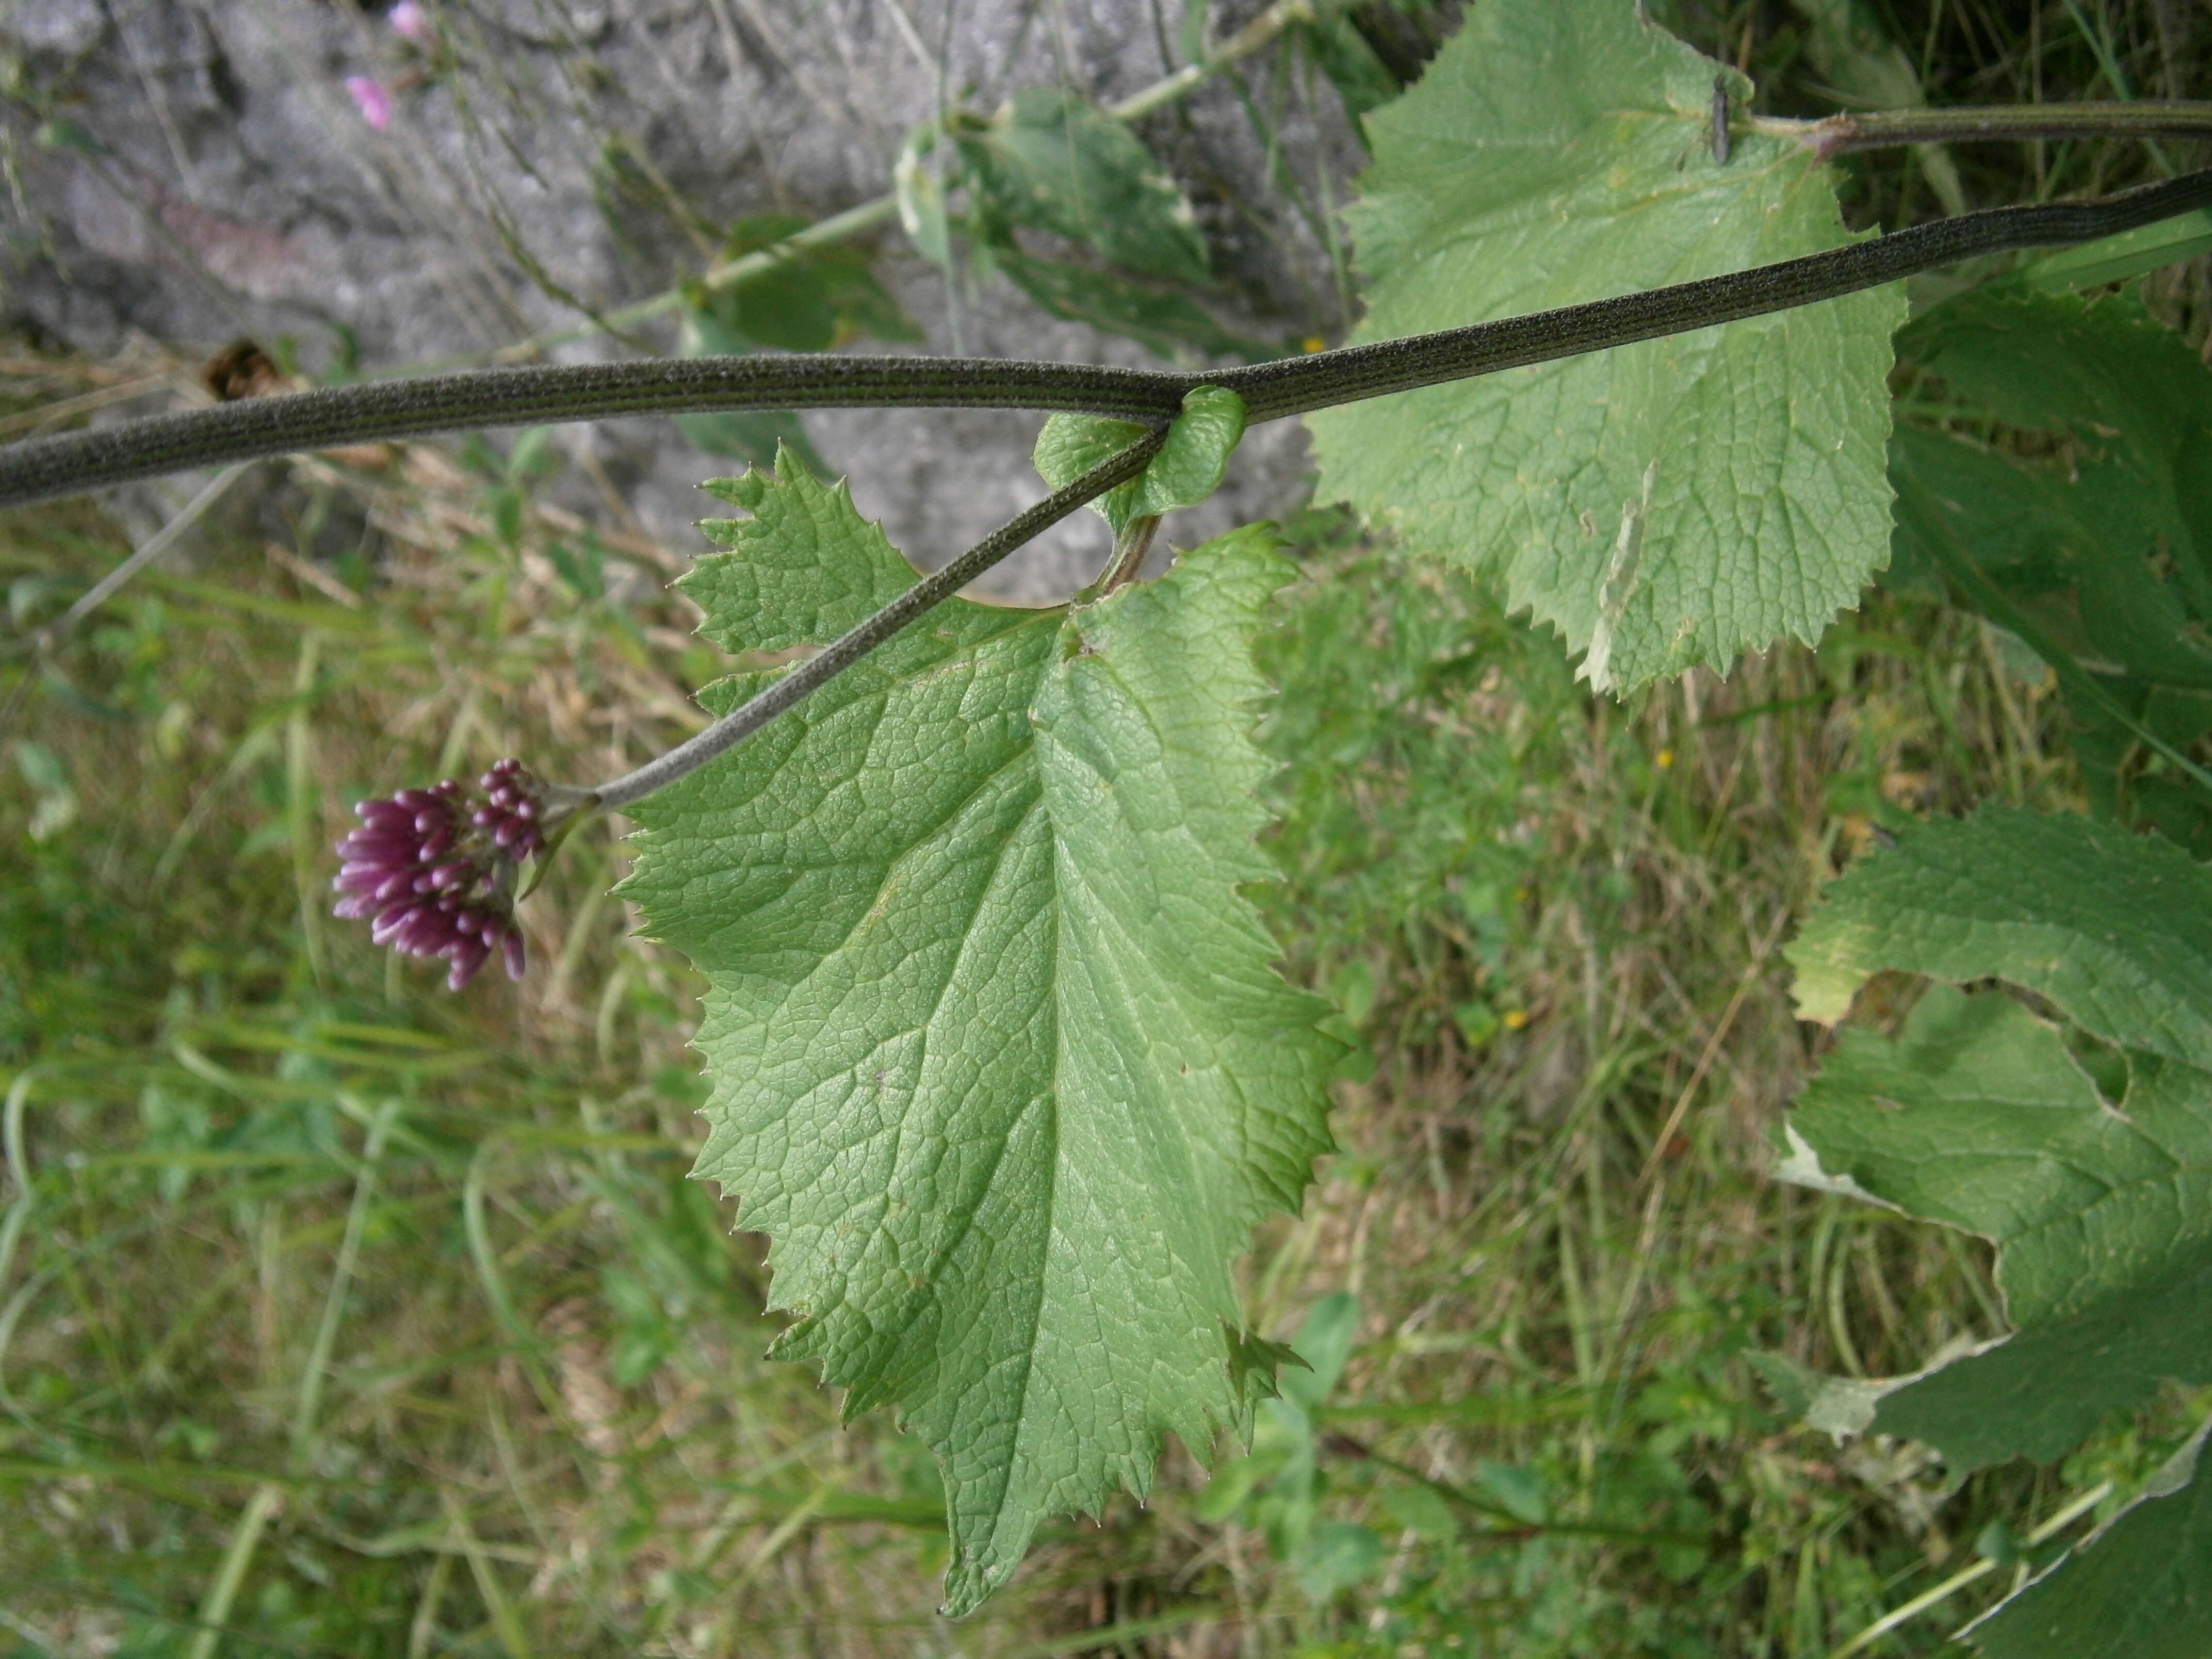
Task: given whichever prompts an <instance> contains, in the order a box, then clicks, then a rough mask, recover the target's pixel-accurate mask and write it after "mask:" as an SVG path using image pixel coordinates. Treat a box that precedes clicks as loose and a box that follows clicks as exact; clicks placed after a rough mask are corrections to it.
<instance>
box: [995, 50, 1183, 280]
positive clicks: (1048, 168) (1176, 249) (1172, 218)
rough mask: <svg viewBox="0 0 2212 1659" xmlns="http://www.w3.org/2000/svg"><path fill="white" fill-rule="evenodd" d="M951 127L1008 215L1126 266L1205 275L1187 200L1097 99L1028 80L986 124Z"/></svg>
mask: <svg viewBox="0 0 2212 1659" xmlns="http://www.w3.org/2000/svg"><path fill="white" fill-rule="evenodd" d="M956 132H957V137H958V143H959V144H960V147H961V151H962V154H963V157H964V159H965V160H966V161H967V164H968V172H969V179H970V180H971V183H972V185H973V187H974V188H975V189H977V190H979V191H981V192H982V193H983V195H984V196H985V197H986V198H987V201H988V203H989V205H990V208H991V210H993V211H994V213H995V214H996V215H997V216H1000V218H1001V219H1003V220H1004V221H1005V222H1007V223H1009V224H1016V225H1034V226H1036V228H1039V229H1041V230H1049V231H1054V232H1057V233H1058V234H1060V235H1062V236H1066V237H1068V238H1070V239H1072V240H1075V241H1079V242H1082V243H1085V244H1086V245H1087V246H1090V247H1091V248H1093V249H1095V250H1096V251H1097V253H1098V255H1099V257H1100V258H1103V259H1104V260H1105V261H1106V262H1107V263H1108V264H1111V265H1118V266H1119V267H1121V269H1122V270H1132V271H1136V272H1138V273H1139V274H1140V275H1143V276H1158V277H1162V278H1164V279H1165V280H1167V281H1170V282H1178V283H1205V282H1206V281H1207V280H1209V278H1208V273H1207V270H1206V240H1205V239H1204V238H1203V237H1202V236H1200V234H1199V229H1198V216H1197V215H1195V214H1194V213H1193V212H1192V211H1191V206H1190V204H1189V203H1188V202H1187V201H1185V200H1184V199H1183V194H1182V191H1180V190H1178V189H1177V188H1176V185H1175V181H1174V180H1173V179H1170V178H1169V177H1168V176H1167V175H1166V174H1165V173H1163V172H1161V171H1160V167H1159V164H1158V162H1157V161H1154V160H1153V159H1152V152H1151V151H1149V150H1147V149H1146V148H1145V147H1144V145H1143V144H1142V143H1139V142H1138V140H1137V137H1136V135H1135V134H1133V133H1132V132H1131V131H1129V129H1128V128H1127V127H1126V126H1124V125H1122V124H1121V122H1119V121H1117V120H1115V118H1113V117H1112V116H1110V115H1109V114H1107V113H1106V112H1105V111H1103V110H1102V109H1100V108H1098V107H1097V106H1096V105H1093V104H1090V103H1086V102H1085V100H1082V99H1081V98H1079V97H1077V96H1076V95H1075V94H1073V93H1071V92H1063V91H1060V90H1059V89H1058V88H1051V87H1030V88H1024V90H1022V91H1021V92H1018V93H1017V94H1014V98H1013V101H1012V103H1010V104H1008V105H1007V106H1006V108H1005V109H1003V110H1001V111H1000V112H999V113H998V115H997V116H996V117H994V118H993V119H992V120H990V121H989V122H988V123H986V124H977V125H970V126H965V127H960V128H956Z"/></svg>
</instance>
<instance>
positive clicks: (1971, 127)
mask: <svg viewBox="0 0 2212 1659" xmlns="http://www.w3.org/2000/svg"><path fill="white" fill-rule="evenodd" d="M1745 125H1747V127H1748V128H1749V129H1750V130H1751V131H1753V132H1763V133H1770V134H1772V135H1774V136H1776V137H1784V138H1796V139H1797V140H1799V141H1800V142H1802V143H1804V144H1805V145H1806V146H1807V147H1808V149H1811V150H1812V152H1813V153H1814V155H1818V156H1820V158H1821V159H1822V160H1823V161H1825V160H1826V159H1827V158H1828V157H1829V156H1831V155H1841V154H1843V152H1844V151H1845V150H1852V149H1887V148H1889V147H1892V146H1894V145H1899V144H1930V143H1954V144H1956V143H1974V142H1977V141H1979V140H1984V139H2033V138H2163V137H2182V138H2204V137H2212V103H2205V102H2197V101H2190V100H2182V99H2147V100H2138V101H2136V102H2132V103H2081V104H1998V105H1984V106H1974V105H1961V106H1958V107H1955V108H1952V109H1891V110H1869V111H1864V112H1860V113H1857V114H1843V115H1831V116H1827V117H1826V118H1823V119H1820V120H1818V121H1790V120H1784V119H1781V118H1778V117H1773V116H1753V117H1751V118H1749V119H1748V120H1747V122H1746V123H1745Z"/></svg>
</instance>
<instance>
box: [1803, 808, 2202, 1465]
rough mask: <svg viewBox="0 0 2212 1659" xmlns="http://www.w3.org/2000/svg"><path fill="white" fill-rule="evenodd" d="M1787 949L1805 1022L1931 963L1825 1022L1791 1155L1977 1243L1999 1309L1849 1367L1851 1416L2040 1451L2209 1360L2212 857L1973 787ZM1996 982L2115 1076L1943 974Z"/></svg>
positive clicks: (1945, 1446) (1980, 1459)
mask: <svg viewBox="0 0 2212 1659" xmlns="http://www.w3.org/2000/svg"><path fill="white" fill-rule="evenodd" d="M1790 957H1791V959H1792V960H1793V961H1794V962H1795V963H1796V967H1797V969H1798V975H1799V981H1798V999H1799V1004H1800V1006H1801V1008H1802V1011H1803V1012H1805V1014H1806V1015H1807V1016H1808V1018H1816V1019H1824V1020H1832V1019H1834V1018H1837V1017H1838V1016H1839V1015H1840V1014H1841V1013H1842V1012H1844V1007H1845V1006H1846V1005H1847V1004H1848V1001H1849V1000H1850V994H1851V993H1852V992H1853V991H1854V990H1855V989H1856V988H1857V985H1858V984H1860V983H1862V982H1863V981H1864V980H1865V979H1866V978H1867V977H1868V976H1869V975H1872V974H1874V973H1875V972H1877V971H1881V970H1883V969H1896V970H1904V971H1908V972H1913V973H1920V974H1926V975H1930V976H1931V977H1933V978H1935V979H1937V980H1939V981H1948V983H1945V984H1938V985H1936V986H1935V987H1931V988H1930V989H1929V992H1928V993H1927V994H1926V995H1924V996H1923V999H1922V1000H1921V1001H1920V1002H1919V1003H1918V1004H1917V1005H1916V1006H1915V1007H1914V1009H1913V1011H1912V1013H1911V1016H1910V1017H1909V1018H1908V1019H1907V1020H1906V1022H1905V1026H1904V1029H1903V1030H1902V1031H1901V1032H1900V1033H1899V1036H1898V1037H1897V1038H1896V1039H1895V1040H1894V1041H1892V1040H1890V1039H1887V1038H1885V1037H1882V1036H1879V1035H1877V1034H1875V1033H1873V1032H1870V1031H1867V1030H1845V1031H1844V1032H1842V1033H1840V1034H1839V1036H1838V1043H1837V1047H1836V1048H1835V1050H1834V1052H1833V1053H1832V1054H1831V1055H1830V1057H1829V1058H1828V1060H1826V1062H1825V1063H1824V1065H1823V1066H1822V1068H1821V1071H1820V1075H1819V1076H1818V1077H1817V1078H1816V1079H1814V1081H1813V1082H1812V1083H1811V1084H1810V1085H1808V1086H1807V1088H1806V1090H1805V1091H1804V1092H1803V1094H1802V1096H1801V1097H1800V1100H1799V1104H1798V1106H1797V1109H1796V1111H1795V1112H1794V1113H1793V1114H1792V1115H1791V1119H1790V1129H1791V1131H1792V1138H1793V1140H1794V1141H1796V1143H1798V1144H1799V1146H1800V1148H1801V1151H1800V1155H1799V1157H1798V1158H1797V1159H1796V1160H1793V1163H1794V1164H1795V1167H1787V1166H1786V1167H1785V1170H1784V1173H1786V1174H1790V1175H1791V1176H1795V1177H1796V1178H1802V1179H1806V1180H1808V1181H1810V1182H1813V1183H1814V1184H1832V1183H1833V1184H1838V1185H1843V1184H1844V1183H1848V1187H1847V1189H1849V1190H1853V1191H1856V1192H1858V1193H1860V1194H1864V1195H1867V1196H1870V1197H1872V1198H1875V1199H1876V1200H1880V1201H1882V1202H1885V1203H1888V1204H1892V1205H1894V1206H1897V1207H1898V1208H1899V1209H1901V1210H1904V1211H1905V1212H1907V1213H1908V1214H1911V1215H1915V1216H1919V1217H1923V1218H1928V1219H1931V1220H1937V1221H1942V1222H1945V1223H1948V1225H1953V1226H1955V1227H1960V1228H1964V1229H1966V1230H1969V1231H1973V1232H1977V1233H1979V1234H1981V1235H1982V1236H1984V1237H1987V1238H1989V1239H1990V1240H1992V1241H1994V1242H1995V1243H1996V1246H1997V1250H1998V1260H1997V1279H1998V1283H1999V1285H2000V1286H2001V1287H2002V1290H2003V1291H2004V1294H2005V1299H2006V1309H2007V1313H2008V1316H2009V1317H2010V1319H2011V1321H2012V1322H2013V1323H2014V1325H2015V1327H2017V1331H2016V1334H2014V1335H2012V1336H2010V1337H2008V1338H2006V1339H2005V1340H2002V1341H2001V1342H1997V1343H1994V1344H1992V1345H1990V1346H1986V1347H1984V1349H1982V1350H1981V1351H1980V1352H1977V1353H1974V1354H1972V1355H1969V1356H1968V1357H1966V1358H1962V1359H1959V1360H1954V1361H1953V1362H1952V1363H1951V1364H1948V1365H1943V1366H1939V1367H1936V1368H1934V1369H1932V1370H1929V1371H1927V1372H1923V1373H1922V1374H1921V1375H1920V1376H1916V1377H1907V1378H1902V1379H1897V1380H1894V1381H1893V1382H1891V1383H1886V1384H1881V1385H1879V1386H1878V1387H1876V1388H1874V1389H1865V1385H1850V1390H1849V1391H1850V1392H1854V1393H1859V1394H1860V1397H1861V1399H1862V1401H1863V1404H1862V1406H1861V1407H1860V1410H1859V1413H1858V1420H1857V1422H1856V1423H1855V1424H1851V1425H1854V1426H1860V1427H1868V1428H1872V1429H1875V1430H1878V1431H1882V1432H1886V1433H1893V1434H1904V1435H1910V1436H1911V1437H1914V1438H1917V1439H1921V1440H1925V1441H1927V1442H1929V1443H1931V1444H1933V1445H1935V1446H1936V1447H1937V1448H1938V1449H1941V1450H1942V1452H1943V1454H1944V1455H1945V1457H1946V1459H1947V1460H1948V1462H1950V1463H1951V1465H1952V1466H1953V1468H1954V1469H1955V1470H1961V1471H1963V1470H1966V1469H1971V1468H1979V1467H1982V1466H1984V1465H1986V1464H1990V1463H1994V1462H2002V1461H2003V1460H2004V1459H2006V1458H2008V1457H2011V1456H2014V1455H2027V1456H2029V1457H2031V1458H2033V1459H2036V1460H2038V1461H2049V1460H2051V1459H2053V1458H2056V1457H2058V1456H2061V1455H2064V1454H2065V1453H2066V1452H2068V1451H2069V1450H2071V1449H2073V1447H2074V1446H2075V1445H2076V1444H2078V1443H2080V1441H2081V1439H2082V1437H2084V1436H2085V1435H2086V1434H2087V1433H2088V1431H2090V1430H2091V1429H2092V1428H2093V1427H2094V1426H2095V1425H2096V1422H2097V1420H2098V1419H2099V1418H2100V1416H2101V1415H2102V1414H2103V1413H2105V1412H2106V1411H2108V1410H2110V1409H2112V1408H2114V1407H2131V1406H2136V1405H2140V1404H2142V1402H2143V1401H2146V1400H2147V1399H2148V1398H2149V1397H2150V1395H2152V1394H2153V1393H2154V1391H2155V1389H2157V1387H2158V1386H2159V1384H2160V1382H2161V1381H2162V1380H2164V1379H2167V1378H2172V1379H2178V1380H2180V1381H2183V1382H2186V1383H2203V1382H2212V872H2207V871H2206V870H2205V869H2204V867H2203V866H2199V865H2197V864H2196V863H2195V862H2193V861H2192V860H2190V859H2189V858H2188V857H2187V856H2186V855H2185V854H2182V853H2181V852H2180V851H2179V849H2177V848H2173V847H2172V846H2171V845H2169V844H2167V843H2166V842H2159V841H2156V840H2152V839H2147V838H2143V837H2139V836H2130V835H2129V834H2127V833H2125V832H2124V831H2122V830H2120V829H2117V828H2114V827H2112V826H2110V825H2106V824H2100V823H2095V822H2093V821H2092V820H2089V819H2087V818H2079V817H2052V816H2041V815H2038V814H2033V813H2028V812H2022V811H2012V810H2003V809H1989V810H1984V811H1982V812H1979V813H1978V814H1977V815H1975V816H1974V817H1972V818H1969V819H1966V820H1964V821H1962V822H1953V823H1929V824H1924V825H1922V826H1920V827H1919V828H1918V829H1917V830H1915V831H1914V832H1913V833H1912V834H1911V835H1909V836H1906V837H1905V840H1904V841H1903V842H1901V843H1900V844H1899V846H1898V847H1897V848H1894V849H1893V850H1892V851H1889V852H1886V853H1882V854H1878V855H1876V856H1875V857H1873V858H1870V859H1869V860H1866V861H1865V862H1863V864H1861V865H1860V866H1857V868H1855V869H1854V870H1852V871H1851V872H1850V873H1849V874H1847V875H1845V876H1844V877H1843V878H1840V879H1838V881H1837V882H1835V883H1834V884H1832V886H1831V887H1830V889H1829V890H1828V892H1827V894H1826V896H1824V897H1823V899H1822V902H1821V903H1820V907H1819V908H1818V909H1816V910H1815V911H1814V915H1813V916H1812V917H1811V919H1810V920H1809V921H1808V922H1807V924H1806V927H1805V930H1804V933H1802V936H1801V937H1800V938H1799V939H1797V941H1796V943H1795V944H1793V945H1791V947H1790ZM1991 979H1996V980H2002V981H2007V982H2008V983H2010V984H2012V985H2015V986H2018V987H2021V988H2022V989H2024V990H2027V991H2030V992H2033V993H2034V994H2036V995H2038V996H2039V997H2042V998H2045V999H2047V1000H2048V1001H2049V1002H2050V1003H2051V1004H2053V1005H2055V1006H2057V1008H2058V1009H2059V1010H2060V1011H2061V1012H2063V1014H2064V1015H2065V1016H2066V1017H2067V1018H2069V1019H2070V1021H2071V1022H2072V1024H2074V1026H2075V1028H2076V1029H2077V1030H2079V1031H2081V1032H2083V1033H2086V1034H2087V1036H2090V1037H2092V1038H2094V1039H2096V1040H2097V1041H2098V1042H2100V1043H2102V1044H2106V1045H2109V1047H2110V1049H2111V1050H2112V1051H2117V1054H2118V1056H2119V1057H2120V1058H2121V1060H2124V1066H2125V1084H2124V1093H2123V1097H2121V1098H2120V1099H2118V1100H2107V1099H2106V1098H2104V1097H2102V1096H2101V1095H2100V1091H2099V1090H2098V1088H2097V1086H2096V1085H2095V1084H2094V1083H2093V1081H2092V1079H2091V1077H2090V1075H2089V1073H2088V1072H2087V1070H2086V1069H2085V1068H2084V1067H2083V1066H2081V1064H2080V1063H2078V1062H2077V1060H2076V1059H2075V1049H2074V1048H2073V1046H2072V1045H2070V1044H2069V1042H2068V1041H2067V1039H2066V1036H2065V1035H2064V1033H2063V1031H2062V1030H2061V1029H2060V1028H2058V1027H2057V1026H2054V1025H2052V1024H2049V1023H2047V1022H2045V1020H2043V1019H2041V1018H2039V1017H2038V1016H2036V1015H2035V1014H2033V1013H2032V1012H2029V1010H2028V1009H2027V1008H2026V1007H2024V1006H2021V1005H2020V1004H2019V1003H2017V1002H2015V1001H2014V1000H2011V999H2009V998H2008V997H2007V996H2005V995H2004V994H2002V993H2000V992H1983V993H1980V994H1972V995H1969V994H1966V993H1964V992H1962V991H1960V990H1957V989H1954V988H1953V987H1954V986H1957V985H1962V984H1970V983H1974V982H1977V981H1987V980H1991ZM1862 1391H1863V1392H1862ZM1869 1407H1870V1410H1869V1409H1868V1408H1869Z"/></svg>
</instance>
